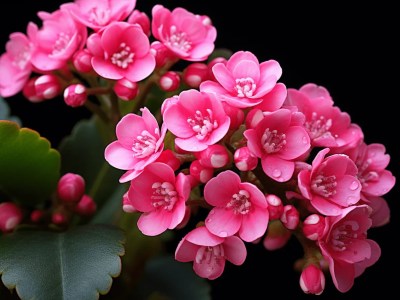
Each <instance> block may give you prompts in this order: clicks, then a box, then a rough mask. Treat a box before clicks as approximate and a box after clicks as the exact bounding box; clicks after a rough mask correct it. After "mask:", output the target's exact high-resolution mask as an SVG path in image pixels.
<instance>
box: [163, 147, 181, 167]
mask: <svg viewBox="0 0 400 300" xmlns="http://www.w3.org/2000/svg"><path fill="white" fill-rule="evenodd" d="M157 161H158V162H163V163H165V164H167V165H169V166H170V167H171V168H172V169H173V170H174V171H176V170H178V169H179V167H180V166H181V161H180V160H179V158H177V157H176V156H175V154H174V152H173V151H172V150H170V149H166V150H164V151H163V152H161V154H160V156H159V157H158V158H157Z"/></svg>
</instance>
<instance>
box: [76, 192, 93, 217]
mask: <svg viewBox="0 0 400 300" xmlns="http://www.w3.org/2000/svg"><path fill="white" fill-rule="evenodd" d="M96 208H97V205H96V202H94V201H93V198H92V197H90V196H89V195H83V196H82V198H81V200H79V202H78V203H77V205H76V206H75V209H74V210H75V212H76V213H77V214H79V215H81V216H91V215H93V214H94V213H95V211H96Z"/></svg>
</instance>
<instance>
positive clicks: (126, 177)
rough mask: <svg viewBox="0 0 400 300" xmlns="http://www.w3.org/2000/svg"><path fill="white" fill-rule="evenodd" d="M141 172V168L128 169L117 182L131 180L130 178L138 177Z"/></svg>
mask: <svg viewBox="0 0 400 300" xmlns="http://www.w3.org/2000/svg"><path fill="white" fill-rule="evenodd" d="M142 172H143V170H135V169H133V170H128V171H126V172H125V173H124V174H123V175H122V176H121V177H120V178H119V182H120V183H125V182H128V181H131V180H132V179H134V178H136V177H138V176H139V175H140V174H141V173H142Z"/></svg>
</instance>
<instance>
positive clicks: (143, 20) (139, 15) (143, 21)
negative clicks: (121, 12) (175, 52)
mask: <svg viewBox="0 0 400 300" xmlns="http://www.w3.org/2000/svg"><path fill="white" fill-rule="evenodd" d="M127 22H128V23H131V24H138V25H139V26H140V27H142V30H143V32H144V33H145V34H146V35H147V36H150V33H151V32H150V18H149V17H148V16H147V15H146V14H145V13H144V12H141V11H138V10H137V9H135V10H134V11H133V12H132V13H131V15H130V16H129V18H128V20H127Z"/></svg>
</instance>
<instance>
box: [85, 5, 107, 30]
mask: <svg viewBox="0 0 400 300" xmlns="http://www.w3.org/2000/svg"><path fill="white" fill-rule="evenodd" d="M110 15H111V11H110V10H109V9H104V8H99V7H93V8H92V9H91V10H90V12H89V17H88V19H89V22H91V23H92V24H95V25H99V26H104V25H106V24H108V22H109V21H110Z"/></svg>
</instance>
